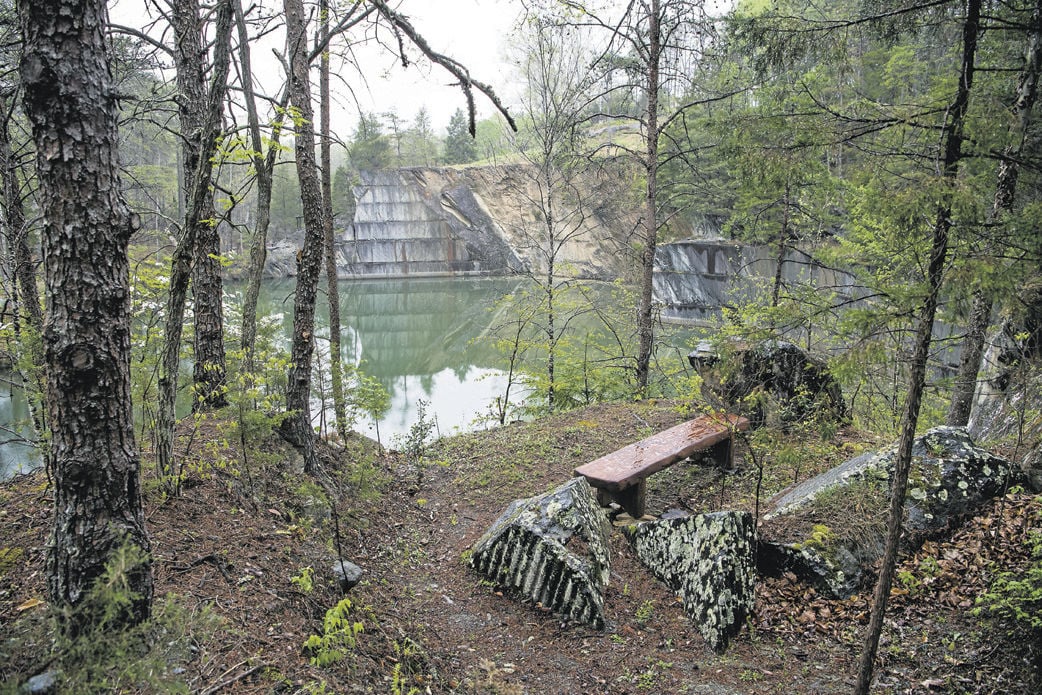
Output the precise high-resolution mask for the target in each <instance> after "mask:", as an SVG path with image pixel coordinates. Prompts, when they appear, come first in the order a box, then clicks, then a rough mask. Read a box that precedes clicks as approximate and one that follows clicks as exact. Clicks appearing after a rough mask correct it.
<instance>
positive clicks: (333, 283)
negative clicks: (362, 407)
mask: <svg viewBox="0 0 1042 695" xmlns="http://www.w3.org/2000/svg"><path fill="white" fill-rule="evenodd" d="M319 21H320V22H321V28H320V29H319V32H320V36H319V38H320V41H321V43H322V44H323V45H325V44H327V43H328V42H329V2H328V0H322V1H321V2H320V3H319ZM321 61H322V62H321V65H320V70H319V87H318V90H319V97H320V103H321V107H322V113H321V118H320V123H319V127H320V128H321V130H322V139H321V143H322V169H321V171H322V236H323V243H324V246H325V258H326V294H327V299H328V300H329V366H330V376H331V379H332V382H333V414H334V417H335V418H336V431H337V434H339V435H340V437H341V438H346V437H347V431H348V429H349V428H348V426H347V403H346V402H345V399H344V364H343V362H342V359H343V349H342V348H341V346H340V288H339V286H338V284H337V268H336V246H335V244H334V243H333V242H334V239H333V180H332V169H331V168H330V167H331V163H330V134H329V49H328V46H327V48H326V50H324V51H322V59H321Z"/></svg>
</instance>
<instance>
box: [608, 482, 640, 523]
mask: <svg viewBox="0 0 1042 695" xmlns="http://www.w3.org/2000/svg"><path fill="white" fill-rule="evenodd" d="M646 488H647V486H646V485H645V484H644V481H643V480H641V481H639V482H638V483H637V484H636V485H631V486H629V487H628V488H626V489H625V490H619V491H618V492H616V493H615V501H616V502H618V503H619V505H621V506H622V508H623V509H625V510H626V513H627V514H629V515H630V516H632V517H633V518H634V519H639V518H641V517H642V516H644V493H645V491H646Z"/></svg>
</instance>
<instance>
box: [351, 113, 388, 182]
mask: <svg viewBox="0 0 1042 695" xmlns="http://www.w3.org/2000/svg"><path fill="white" fill-rule="evenodd" d="M348 156H349V157H350V158H351V166H352V167H354V168H355V169H356V170H358V171H377V170H380V169H385V168H387V167H388V166H390V164H391V144H390V143H389V142H388V141H387V136H386V135H384V133H383V130H382V128H381V126H380V118H379V117H378V116H377V115H376V114H375V113H370V114H362V115H361V117H360V118H359V119H358V128H357V129H356V130H355V137H354V139H353V140H352V142H351V146H350V148H349V149H348Z"/></svg>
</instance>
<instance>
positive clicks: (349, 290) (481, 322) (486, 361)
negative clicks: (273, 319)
mask: <svg viewBox="0 0 1042 695" xmlns="http://www.w3.org/2000/svg"><path fill="white" fill-rule="evenodd" d="M517 286H518V281H517V280H514V279H504V278H479V279H475V278H417V279H392V280H353V281H341V283H340V295H341V296H340V317H341V318H340V320H341V324H342V327H341V342H342V344H343V357H344V360H345V361H346V362H349V363H351V364H355V365H358V366H359V368H360V369H361V370H362V371H363V372H364V373H365V374H367V375H369V376H371V377H373V378H375V379H377V380H378V381H379V382H380V383H381V384H382V385H383V387H384V388H385V389H386V390H387V392H388V393H389V394H390V396H391V408H390V410H389V411H388V412H387V414H386V415H385V416H384V417H383V419H382V420H381V421H380V423H379V433H380V437H381V439H382V441H383V442H384V443H393V440H394V438H395V437H397V436H400V435H402V434H404V433H406V432H408V430H409V428H410V427H411V426H412V424H413V423H415V422H416V416H417V402H418V401H419V400H421V399H422V400H424V401H427V402H428V403H429V404H430V407H429V408H428V412H429V414H430V415H431V416H433V417H434V418H435V419H436V422H437V427H438V430H439V431H440V432H441V434H450V433H452V432H455V431H461V430H467V429H472V428H473V427H475V426H478V425H480V424H481V422H480V420H481V418H482V417H483V416H486V415H488V414H489V407H490V405H491V404H492V403H493V402H494V400H495V398H496V396H499V395H502V393H503V391H504V389H505V386H506V378H505V376H504V374H503V372H502V371H501V370H499V369H498V368H497V366H498V365H500V364H501V363H502V358H501V357H499V356H498V355H497V353H496V352H495V351H494V350H493V348H492V345H491V341H490V340H489V339H488V338H489V330H490V327H491V326H493V325H494V324H495V322H496V321H497V320H499V319H497V315H496V312H495V306H496V304H497V302H498V301H499V299H500V298H501V297H503V295H505V294H507V293H509V292H512V291H514V290H516V288H517ZM293 288H294V281H293V280H292V279H286V280H278V281H269V282H266V283H265V285H264V286H263V291H262V295H261V298H260V302H259V307H258V311H259V312H260V313H268V314H271V315H276V316H281V322H282V330H283V338H284V340H285V341H286V343H285V344H286V346H287V348H288V345H289V340H290V337H291V334H292V323H293V316H292V313H293V294H292V293H293ZM231 289H232V291H233V292H234V291H235V290H236V288H234V287H233V288H231ZM316 336H317V337H318V340H317V351H318V359H319V360H320V361H321V362H322V364H323V365H328V359H329V350H328V340H329V312H328V304H327V303H326V300H325V297H324V296H322V297H320V299H319V303H318V312H317V315H316ZM312 410H313V412H314V413H315V419H316V424H321V422H320V420H321V417H322V414H321V407H320V404H319V403H318V402H317V401H316V400H313V407H312ZM326 415H327V419H326V422H327V423H328V420H329V419H331V418H329V416H328V413H327V414H326ZM356 429H357V430H359V431H360V432H362V433H363V434H366V435H369V436H372V437H375V434H376V430H375V427H374V426H373V423H372V422H369V421H367V420H366V418H364V417H363V418H361V419H360V421H359V422H358V425H357V426H356Z"/></svg>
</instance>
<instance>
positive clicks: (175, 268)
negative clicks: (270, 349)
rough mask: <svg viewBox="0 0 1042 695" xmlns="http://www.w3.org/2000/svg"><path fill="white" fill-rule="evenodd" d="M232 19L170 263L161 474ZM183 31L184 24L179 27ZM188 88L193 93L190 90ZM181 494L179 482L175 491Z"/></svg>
mask: <svg viewBox="0 0 1042 695" xmlns="http://www.w3.org/2000/svg"><path fill="white" fill-rule="evenodd" d="M231 14H232V0H223V1H222V2H221V3H220V5H219V6H218V13H217V22H216V25H217V29H216V38H215V43H214V66H213V75H212V81H211V84H210V91H209V95H207V96H206V111H205V118H204V120H203V123H202V125H201V126H200V130H198V131H195V132H196V133H197V135H198V139H199V141H200V142H201V143H202V144H203V148H202V150H201V151H200V152H199V154H198V156H196V157H195V172H194V173H193V174H192V181H193V188H192V190H191V191H190V192H189V194H188V206H187V207H188V209H187V212H186V213H185V221H184V226H183V228H182V230H181V237H180V238H179V239H178V241H177V246H176V248H175V249H174V254H173V258H172V260H171V264H170V287H169V290H168V295H167V302H166V311H165V313H164V315H163V318H164V321H165V326H164V336H163V350H162V355H161V357H160V364H159V383H158V391H159V397H158V400H159V402H158V405H157V409H156V465H157V467H158V468H159V471H160V472H161V473H162V474H163V475H172V474H174V473H175V471H174V421H175V410H174V408H175V404H176V400H177V381H178V371H179V369H180V352H181V336H182V329H183V321H184V312H185V302H186V300H187V295H188V283H189V280H190V278H191V274H192V261H193V258H194V256H195V250H196V246H197V244H196V242H197V239H196V236H195V234H196V231H197V230H198V224H197V222H198V221H199V220H200V219H205V217H204V215H205V214H206V211H207V210H212V207H213V206H212V201H213V198H212V195H213V194H212V192H211V191H210V179H211V177H212V175H213V154H214V151H215V149H216V143H217V135H218V133H219V132H220V124H221V110H222V108H223V103H224V92H225V89H226V84H227V81H228V70H229V62H230V60H229V50H230V49H229V39H230V38H231ZM179 26H181V25H180V24H179ZM192 26H194V23H193V22H191V21H189V20H188V19H186V20H185V21H184V23H183V26H181V29H182V30H184V31H191V27H192ZM186 88H188V89H194V87H189V86H187V85H186ZM177 491H178V487H177V482H176V481H175V484H174V492H175V493H176V492H177Z"/></svg>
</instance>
